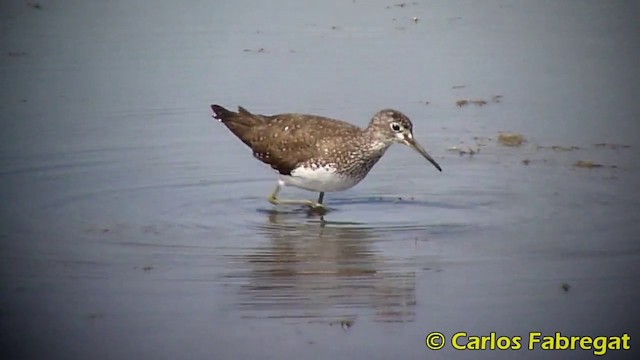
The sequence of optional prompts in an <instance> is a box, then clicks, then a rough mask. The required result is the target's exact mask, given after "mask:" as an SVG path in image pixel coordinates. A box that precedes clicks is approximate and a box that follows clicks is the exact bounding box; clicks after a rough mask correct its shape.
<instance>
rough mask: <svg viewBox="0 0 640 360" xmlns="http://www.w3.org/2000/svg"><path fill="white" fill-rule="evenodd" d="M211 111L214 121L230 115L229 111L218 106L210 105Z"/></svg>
mask: <svg viewBox="0 0 640 360" xmlns="http://www.w3.org/2000/svg"><path fill="white" fill-rule="evenodd" d="M211 110H213V118H214V119H218V120H220V121H222V120H223V118H224V117H225V115H228V114H229V113H231V111H229V110H227V109H225V108H223V107H222V106H220V105H217V104H212V105H211Z"/></svg>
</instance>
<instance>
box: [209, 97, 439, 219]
mask: <svg viewBox="0 0 640 360" xmlns="http://www.w3.org/2000/svg"><path fill="white" fill-rule="evenodd" d="M211 109H212V110H213V112H214V118H216V119H218V120H219V121H221V122H222V123H223V124H225V125H226V126H227V127H228V128H229V130H231V132H232V133H234V134H235V135H236V136H237V137H238V138H239V139H240V140H242V142H243V143H245V144H246V145H248V146H249V147H250V148H251V150H252V151H253V156H255V157H256V158H257V159H258V160H260V161H262V162H264V163H266V164H269V165H271V167H272V168H273V169H275V170H276V171H278V184H277V185H276V188H275V190H273V193H271V195H269V197H268V198H267V199H268V200H269V202H270V203H272V204H274V205H279V204H298V205H305V206H309V207H310V208H312V209H313V208H316V209H323V204H322V201H323V199H324V193H325V192H333V191H342V190H347V189H349V188H351V187H353V186H355V185H356V184H357V183H359V182H360V181H361V180H362V179H364V178H365V176H367V174H368V173H369V170H371V168H372V167H373V165H375V164H376V162H378V160H380V158H381V157H382V155H384V153H385V151H386V150H387V149H388V148H389V146H391V144H393V143H396V142H397V143H402V144H405V145H407V146H409V147H411V148H413V149H415V150H416V151H417V152H419V153H420V154H421V155H422V156H424V157H425V158H426V159H427V160H429V162H431V163H432V164H433V165H434V166H435V167H436V168H437V169H438V170H440V171H442V169H441V168H440V165H438V163H437V162H436V161H435V160H434V159H433V158H432V157H431V156H429V154H428V153H427V152H426V150H425V149H424V148H423V147H422V146H420V144H418V143H417V142H416V140H415V139H414V137H413V132H412V131H413V124H411V121H410V120H409V118H408V117H407V116H405V115H404V114H402V113H401V112H399V111H397V110H393V109H384V110H380V111H378V112H377V113H376V114H375V115H374V116H373V118H372V119H371V122H370V123H369V126H367V127H366V128H364V129H362V128H359V127H357V126H355V125H352V124H349V123H347V122H344V121H341V120H336V119H330V118H326V117H322V116H316V115H307V114H278V115H259V114H253V113H251V112H249V111H248V110H247V109H245V108H243V107H242V106H240V107H238V112H234V111H230V110H227V109H225V108H223V107H222V106H220V105H211ZM285 185H291V186H295V187H298V188H301V189H305V190H309V191H315V192H319V193H320V196H319V197H318V201H315V202H314V201H311V200H288V199H287V200H285V199H280V198H278V193H279V192H280V188H281V187H282V186H285Z"/></svg>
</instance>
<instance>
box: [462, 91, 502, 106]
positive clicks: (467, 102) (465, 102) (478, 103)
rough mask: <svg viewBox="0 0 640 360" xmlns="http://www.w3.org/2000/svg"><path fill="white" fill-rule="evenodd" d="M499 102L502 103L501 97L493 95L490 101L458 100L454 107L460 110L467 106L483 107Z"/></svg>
mask: <svg viewBox="0 0 640 360" xmlns="http://www.w3.org/2000/svg"><path fill="white" fill-rule="evenodd" d="M456 88H459V86H454V87H453V88H452V89H456ZM500 101H502V95H494V96H493V97H492V98H491V100H484V99H460V100H458V101H456V106H457V107H459V108H461V107H464V106H467V105H475V106H478V107H483V106H485V105H487V104H488V103H489V102H492V103H494V104H497V103H499V102H500Z"/></svg>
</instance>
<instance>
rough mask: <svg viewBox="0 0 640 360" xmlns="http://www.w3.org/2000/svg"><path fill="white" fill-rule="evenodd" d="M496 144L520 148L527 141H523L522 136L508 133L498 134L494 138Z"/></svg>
mask: <svg viewBox="0 0 640 360" xmlns="http://www.w3.org/2000/svg"><path fill="white" fill-rule="evenodd" d="M496 139H497V140H498V143H500V144H501V145H504V146H512V147H516V146H522V144H524V143H525V142H527V139H525V137H524V135H522V134H518V133H509V132H500V133H498V136H497V138H496Z"/></svg>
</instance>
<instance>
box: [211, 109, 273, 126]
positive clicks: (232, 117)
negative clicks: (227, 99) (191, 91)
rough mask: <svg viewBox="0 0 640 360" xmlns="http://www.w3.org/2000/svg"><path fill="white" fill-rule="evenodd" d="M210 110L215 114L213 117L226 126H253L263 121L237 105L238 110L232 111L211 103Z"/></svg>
mask: <svg viewBox="0 0 640 360" xmlns="http://www.w3.org/2000/svg"><path fill="white" fill-rule="evenodd" d="M211 110H213V113H214V114H215V115H214V116H213V117H214V118H216V119H218V120H220V122H222V123H223V124H225V125H227V126H244V127H253V126H255V125H260V124H263V123H264V119H263V118H262V117H261V116H259V115H255V114H252V113H250V112H249V111H248V110H247V109H245V108H243V107H242V106H239V107H238V112H234V111H231V110H227V109H225V108H224V107H222V106H220V105H215V104H214V105H211Z"/></svg>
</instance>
